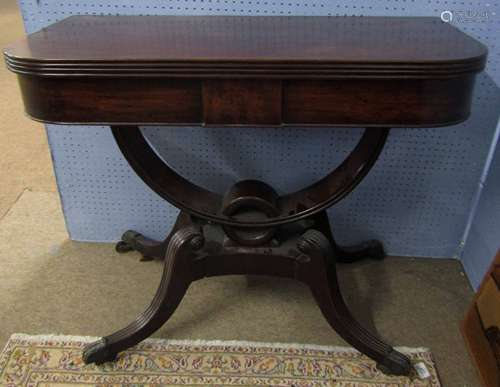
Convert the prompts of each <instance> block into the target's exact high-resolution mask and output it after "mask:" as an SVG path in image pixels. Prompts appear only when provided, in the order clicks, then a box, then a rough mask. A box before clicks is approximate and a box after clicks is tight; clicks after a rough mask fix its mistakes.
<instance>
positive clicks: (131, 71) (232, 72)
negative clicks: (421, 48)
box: [4, 51, 486, 79]
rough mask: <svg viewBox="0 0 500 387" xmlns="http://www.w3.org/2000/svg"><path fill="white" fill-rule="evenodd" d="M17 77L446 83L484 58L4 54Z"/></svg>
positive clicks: (479, 65)
mask: <svg viewBox="0 0 500 387" xmlns="http://www.w3.org/2000/svg"><path fill="white" fill-rule="evenodd" d="M4 57H5V62H6V64H7V67H8V68H9V69H10V70H11V71H13V72H14V73H18V74H24V75H33V76H44V77H84V76H92V77H120V76H126V77H130V76H132V77H169V78H171V77H184V78H185V77H190V78H213V77H224V78H229V77H231V78H241V77H251V78H303V79H309V78H447V77H455V76H460V75H464V74H468V73H477V72H480V71H481V70H483V69H484V67H485V63H486V52H485V53H484V54H483V55H480V56H478V57H473V58H467V59H464V60H460V61H458V60H457V61H443V62H439V61H435V62H420V63H418V62H412V63H403V62H402V63H396V62H394V63H390V62H387V63H374V62H372V63H370V62H368V63H361V62H360V63H348V62H325V61H321V60H316V61H307V62H305V61H300V62H299V61H266V60H258V61H251V60H243V59H242V60H231V61H214V60H210V61H208V60H192V61H181V60H168V61H166V60H165V61H160V60H158V61H126V60H123V61H62V60H33V59H26V58H19V57H15V56H12V55H10V54H9V53H8V52H7V51H4Z"/></svg>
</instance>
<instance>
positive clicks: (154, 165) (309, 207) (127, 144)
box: [111, 126, 389, 227]
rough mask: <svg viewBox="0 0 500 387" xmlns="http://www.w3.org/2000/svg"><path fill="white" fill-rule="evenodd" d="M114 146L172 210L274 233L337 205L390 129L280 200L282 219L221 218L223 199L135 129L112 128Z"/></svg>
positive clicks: (371, 133) (374, 133)
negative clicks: (174, 166) (164, 157)
mask: <svg viewBox="0 0 500 387" xmlns="http://www.w3.org/2000/svg"><path fill="white" fill-rule="evenodd" d="M111 130H112V132H113V135H114V137H115V139H116V142H117V144H118V146H119V148H120V150H121V152H122V153H123V155H124V156H125V158H126V159H127V161H128V162H129V164H130V165H131V166H132V168H133V169H134V171H135V172H136V173H137V175H138V176H139V177H140V178H141V179H142V180H143V181H144V182H145V183H146V184H147V185H148V186H149V187H150V188H151V189H152V190H153V191H155V192H156V193H157V194H158V195H160V196H161V197H162V198H164V199H165V200H167V201H168V202H170V203H172V204H173V205H174V206H176V207H178V208H180V209H182V210H184V211H186V212H189V213H190V214H193V215H195V216H197V217H200V218H202V219H206V220H210V221H213V222H217V223H220V224H224V225H228V226H236V227H272V226H279V225H283V224H286V223H290V222H293V221H297V220H300V219H303V218H305V217H307V216H310V215H312V214H316V213H318V212H320V211H322V210H324V209H326V208H328V207H330V206H331V205H332V204H334V203H336V202H338V201H339V200H341V199H342V198H344V197H345V196H346V195H347V194H348V193H350V192H351V191H352V190H353V189H354V187H355V186H356V185H357V184H359V182H360V181H361V180H362V179H363V177H365V175H366V174H367V173H368V171H369V170H370V169H371V168H372V166H373V165H374V164H375V161H376V160H377V158H378V156H379V154H380V152H381V151H382V148H383V146H384V144H385V141H386V139H387V135H388V133H389V129H388V128H369V129H366V130H365V132H364V134H363V136H362V137H361V139H360V140H359V142H358V144H357V145H356V147H355V148H354V150H353V151H352V152H351V154H350V155H349V156H347V158H346V159H345V160H344V161H343V162H342V164H341V165H340V166H339V167H337V168H336V169H335V170H334V171H333V172H331V173H330V174H328V175H327V176H326V177H324V178H323V179H321V180H320V181H318V182H316V183H314V184H312V185H311V186H309V187H307V188H304V189H302V190H299V191H297V192H294V193H291V194H288V195H285V196H282V197H280V198H278V199H277V207H278V209H279V211H280V214H279V215H278V216H274V217H269V218H267V219H259V220H252V221H248V220H241V219H236V218H234V217H231V216H227V215H225V214H223V213H222V212H221V209H222V208H223V205H222V204H223V198H222V196H221V195H218V194H216V193H214V192H211V191H208V190H206V189H204V188H202V187H199V186H197V185H195V184H193V183H191V182H189V181H188V180H187V179H185V178H183V177H182V176H180V175H179V174H178V173H176V172H175V171H173V170H172V169H171V168H170V167H169V166H168V165H166V164H165V163H164V162H163V160H162V159H161V158H160V157H159V156H158V155H157V154H156V153H155V151H154V150H153V149H152V148H151V146H150V145H149V144H148V142H147V141H146V139H145V138H144V136H143V135H142V133H141V130H140V129H139V128H138V127H137V126H112V127H111Z"/></svg>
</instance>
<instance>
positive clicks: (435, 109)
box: [4, 16, 487, 375]
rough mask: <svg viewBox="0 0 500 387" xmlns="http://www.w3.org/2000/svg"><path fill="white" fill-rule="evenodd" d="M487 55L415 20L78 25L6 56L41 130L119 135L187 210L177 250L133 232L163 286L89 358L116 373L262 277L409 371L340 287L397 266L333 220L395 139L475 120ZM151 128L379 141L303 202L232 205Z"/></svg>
mask: <svg viewBox="0 0 500 387" xmlns="http://www.w3.org/2000/svg"><path fill="white" fill-rule="evenodd" d="M486 53H487V50H486V48H485V47H484V46H483V45H482V44H481V43H479V42H477V41H476V40H474V39H472V38H470V37H468V36H467V35H465V34H463V33H462V32H460V31H459V30H457V29H456V28H454V27H452V26H451V25H449V24H447V23H443V22H441V21H440V20H439V19H436V18H407V17H397V18H387V17H244V16H227V17H226V16H225V17H222V16H120V17H114V16H75V17H71V18H68V19H65V20H63V21H61V22H59V23H56V24H54V25H52V26H49V27H47V28H44V29H42V30H41V31H39V32H36V33H34V34H31V35H29V36H28V37H26V38H25V39H23V40H22V41H20V42H18V43H15V44H12V45H11V46H9V47H7V48H6V49H5V51H4V55H5V60H6V63H7V66H8V67H9V68H10V69H11V70H12V71H13V72H15V73H17V76H18V79H19V84H20V87H21V92H22V96H23V100H24V104H25V109H26V112H27V113H28V115H29V116H31V118H33V119H36V120H39V121H43V122H53V123H68V124H80V123H81V124H110V125H111V130H112V133H113V136H114V138H115V140H116V142H117V144H118V146H119V148H120V150H121V152H122V153H123V156H124V157H125V159H126V160H127V161H128V163H129V164H130V166H131V167H132V168H133V170H134V171H135V172H136V174H137V175H138V176H139V177H140V178H141V179H142V180H143V181H144V182H145V183H146V184H147V185H148V186H149V187H150V188H151V189H152V190H153V191H155V192H156V193H157V194H158V195H159V196H161V197H162V198H163V199H165V200H167V201H169V202H170V203H172V204H173V205H174V206H176V207H178V208H179V209H181V213H180V215H179V217H178V220H177V222H176V224H175V225H174V227H173V229H172V231H171V233H170V234H169V235H168V236H167V237H166V238H165V240H164V241H154V240H152V239H150V238H148V237H146V236H144V235H141V234H140V233H138V232H136V231H133V230H129V231H127V232H125V233H124V234H123V237H122V240H121V241H120V242H119V243H118V244H117V245H116V250H117V251H118V252H127V251H131V250H136V251H138V252H140V253H141V254H142V256H143V259H144V260H149V259H154V258H156V259H164V272H163V277H162V280H161V283H160V286H159V288H158V291H157V293H156V295H155V297H154V299H153V301H152V303H151V305H150V306H149V307H148V308H147V309H146V310H145V312H144V313H142V314H141V315H140V316H138V317H137V319H136V320H134V321H133V322H132V323H131V324H129V325H128V326H126V327H125V328H124V329H122V330H120V331H118V332H116V333H113V334H111V335H109V336H106V337H104V338H102V339H101V340H98V341H97V342H95V343H92V344H90V345H89V346H87V348H86V349H85V350H84V353H83V359H84V361H85V362H87V363H91V362H95V363H103V362H105V361H110V360H114V359H115V358H116V356H117V354H118V353H119V352H120V351H122V350H124V349H126V348H128V347H130V346H132V345H135V344H137V343H138V342H140V341H141V340H143V339H144V338H146V337H148V336H149V335H150V334H152V333H153V332H155V331H156V330H157V329H158V328H159V327H160V326H161V325H162V324H163V323H164V322H165V321H167V320H168V318H169V317H170V316H171V315H172V313H173V312H174V310H175V308H176V307H177V305H178V304H179V303H180V301H181V300H182V297H183V296H184V294H185V292H186V290H187V289H188V287H189V285H190V283H191V282H193V281H196V280H198V279H201V278H204V277H210V276H215V275H227V274H255V275H273V276H282V277H290V278H295V279H297V280H299V281H302V282H304V283H306V284H307V285H308V286H309V287H310V288H311V291H312V293H313V295H314V298H315V299H316V301H317V303H318V305H319V307H320V309H321V311H322V313H323V314H324V316H325V318H326V319H327V320H328V322H329V323H330V325H331V326H332V327H333V328H334V329H335V330H336V331H337V332H338V333H339V334H340V335H341V336H342V337H343V338H344V339H345V340H346V341H347V342H348V343H350V344H351V345H352V346H354V347H355V348H357V349H358V350H359V351H361V352H362V353H364V354H366V355H367V356H369V357H371V358H372V359H374V360H375V361H376V362H377V364H378V366H379V367H380V369H382V370H383V371H384V372H387V373H392V374H397V375H406V374H408V373H409V372H410V368H411V365H410V361H409V359H408V358H407V357H405V356H404V355H402V354H401V353H399V352H397V351H395V350H394V349H393V348H392V347H391V346H390V345H388V344H386V343H384V342H383V341H381V340H380V339H378V338H377V337H376V336H374V335H373V334H372V333H370V332H368V331H367V330H365V329H364V328H363V327H362V325H361V324H360V323H358V322H357V321H356V320H355V318H354V317H353V316H352V314H351V312H350V311H349V309H348V307H347V306H346V304H345V302H344V300H343V297H342V294H341V291H340V288H339V285H338V281H337V274H336V264H337V263H339V262H353V261H356V260H359V259H364V258H372V259H382V258H383V257H384V256H385V252H384V249H383V246H382V244H381V243H380V242H378V241H368V242H365V243H362V244H360V245H358V246H350V247H342V246H339V245H338V244H337V243H336V242H335V239H334V237H333V234H332V230H331V228H330V222H329V220H328V216H327V214H326V209H327V208H328V207H330V206H331V205H333V204H335V203H337V202H338V201H339V200H341V199H343V198H344V197H345V196H346V195H348V194H349V193H350V192H351V191H352V190H353V189H354V188H355V187H356V186H357V185H358V184H359V183H360V182H361V180H362V179H363V178H364V177H365V176H366V174H367V173H368V172H369V171H370V169H371V168H372V167H373V165H374V164H375V162H376V160H377V158H378V157H379V155H380V154H381V152H382V149H383V147H384V145H385V143H386V139H387V136H388V134H389V128H391V127H408V126H410V127H436V126H446V125H450V124H455V123H457V122H460V121H463V120H465V119H466V118H467V116H468V115H469V110H470V105H471V95H472V90H473V85H474V78H475V74H476V73H477V72H479V71H481V70H482V69H483V67H484V64H485V60H486ZM139 124H145V125H155V124H174V125H214V126H239V125H246V126H281V125H289V126H293V125H308V126H357V127H365V128H366V130H365V132H364V134H363V136H362V137H361V139H360V140H359V142H358V144H357V145H356V146H355V148H354V149H353V151H352V152H351V153H350V154H349V155H348V156H347V157H346V159H345V160H344V161H343V162H342V163H341V164H340V165H339V166H338V167H337V168H336V169H334V170H333V171H332V172H330V173H329V174H328V175H326V176H325V177H324V178H322V179H320V180H319V181H317V182H316V183H314V184H311V185H310V186H308V187H306V188H304V189H301V190H298V191H296V192H291V193H288V194H284V195H281V196H280V195H278V194H277V193H276V192H275V191H274V189H273V188H272V187H271V186H270V185H268V184H265V183H263V182H261V181H256V180H244V181H240V182H237V183H236V184H234V185H233V186H232V187H231V188H230V189H229V190H228V191H227V192H226V193H225V195H220V194H218V193H215V192H211V191H209V190H206V189H205V188H203V187H200V186H197V185H195V184H193V183H191V182H190V181H188V180H187V179H185V178H184V177H182V176H180V175H179V174H178V173H177V172H175V171H174V170H173V169H172V168H170V167H169V166H168V165H167V164H165V163H164V161H163V160H162V159H161V158H160V157H159V156H158V155H157V154H156V152H155V151H154V149H152V148H151V146H150V145H149V144H148V142H147V141H146V139H145V138H144V136H143V135H142V133H141V130H140V129H139V127H138V125H139ZM310 133H311V135H312V134H313V133H314V130H312V129H311V131H310Z"/></svg>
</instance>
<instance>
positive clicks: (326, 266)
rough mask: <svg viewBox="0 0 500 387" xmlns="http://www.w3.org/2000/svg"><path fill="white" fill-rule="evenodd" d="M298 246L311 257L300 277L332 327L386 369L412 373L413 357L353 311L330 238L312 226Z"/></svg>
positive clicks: (391, 371) (402, 373)
mask: <svg viewBox="0 0 500 387" xmlns="http://www.w3.org/2000/svg"><path fill="white" fill-rule="evenodd" d="M297 246H298V248H299V249H300V250H301V251H302V252H303V253H304V254H306V255H307V256H309V257H310V262H309V264H308V265H302V267H301V271H300V273H299V279H300V280H301V281H303V282H305V283H307V284H308V285H309V287H310V288H311V291H312V293H313V295H314V298H315V299H316V302H317V303H318V305H319V307H320V309H321V312H322V313H323V315H324V316H325V318H326V319H327V320H328V322H329V324H330V325H331V327H332V328H333V329H334V330H335V331H336V332H337V333H338V334H339V335H340V336H341V337H342V338H343V339H344V340H345V341H347V342H348V343H349V344H351V345H352V346H353V347H354V348H356V349H357V350H359V351H360V352H362V353H363V354H365V355H367V356H368V357H370V358H372V359H373V360H375V361H376V362H377V364H378V367H379V369H380V370H381V371H382V372H385V373H390V374H394V375H408V374H409V372H410V368H411V364H410V360H409V359H408V358H407V357H406V356H404V355H403V354H401V353H400V352H398V351H396V350H395V349H393V348H392V347H391V346H390V345H388V344H386V343H384V342H383V341H381V340H380V339H379V338H377V337H376V336H375V335H373V334H372V333H370V332H368V331H367V330H366V329H365V328H363V327H362V326H361V325H360V324H359V323H358V322H357V321H356V319H355V318H354V317H353V316H352V314H351V312H350V311H349V308H348V307H347V305H346V304H345V302H344V299H343V297H342V294H341V292H340V288H339V284H338V280H337V272H336V268H335V264H333V265H332V264H331V258H330V257H332V256H333V250H332V246H331V244H330V243H329V241H328V239H327V238H326V237H325V236H324V235H323V234H322V233H320V232H319V231H316V230H308V231H307V232H305V233H304V235H303V236H302V238H301V239H300V240H299V242H298V244H297ZM329 261H330V262H329ZM307 266H308V267H307Z"/></svg>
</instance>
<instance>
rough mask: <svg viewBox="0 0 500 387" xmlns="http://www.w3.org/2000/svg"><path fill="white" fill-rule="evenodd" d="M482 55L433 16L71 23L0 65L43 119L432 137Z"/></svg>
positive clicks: (465, 111) (461, 115)
mask: <svg viewBox="0 0 500 387" xmlns="http://www.w3.org/2000/svg"><path fill="white" fill-rule="evenodd" d="M103 37H105V38H103ZM486 52H487V50H486V48H485V47H484V46H483V45H482V44H481V43H479V42H477V41H476V40H474V39H472V38H470V37H469V36H467V35H465V34H463V33H462V32H460V31H459V30H457V29H456V28H454V27H453V26H451V25H449V24H447V23H443V22H442V21H440V20H439V19H438V18H412V17H397V18H387V17H284V16H269V17H267V16H266V17H241V16H203V17H201V16H120V17H116V16H75V17H70V18H68V19H65V20H63V21H61V22H59V23H55V24H54V25H51V26H49V27H47V28H44V29H42V30H41V31H39V32H36V33H34V34H31V35H29V36H28V37H27V38H25V39H24V40H22V41H20V42H17V43H15V44H12V45H11V46H9V47H7V48H6V49H5V51H4V55H5V59H6V62H7V66H8V67H9V68H10V69H11V70H12V71H14V72H15V73H17V74H18V77H19V82H20V85H21V90H22V94H23V98H24V101H25V107H26V111H27V113H28V114H29V115H30V116H31V117H32V118H33V119H36V120H39V121H43V122H53V123H85V124H176V125H189V124H207V125H251V126H252V125H267V126H277V125H321V126H363V127H376V126H383V127H408V126H411V127H435V126H443V125H450V124H454V123H457V122H460V121H463V120H464V119H466V118H467V116H468V115H469V109H470V99H471V93H472V86H473V83H474V74H475V73H477V72H478V71H480V70H481V69H482V68H483V67H484V64H485V60H486ZM256 79H260V80H265V82H258V83H256V82H255V80H256ZM236 95H237V96H238V97H237V98H234V96H236ZM61 106H64V109H61ZM90 113H92V114H90Z"/></svg>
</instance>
